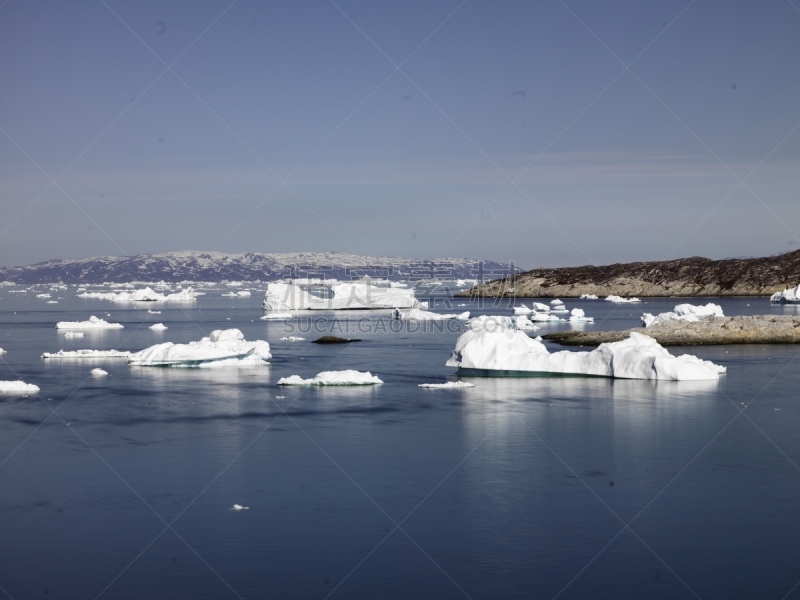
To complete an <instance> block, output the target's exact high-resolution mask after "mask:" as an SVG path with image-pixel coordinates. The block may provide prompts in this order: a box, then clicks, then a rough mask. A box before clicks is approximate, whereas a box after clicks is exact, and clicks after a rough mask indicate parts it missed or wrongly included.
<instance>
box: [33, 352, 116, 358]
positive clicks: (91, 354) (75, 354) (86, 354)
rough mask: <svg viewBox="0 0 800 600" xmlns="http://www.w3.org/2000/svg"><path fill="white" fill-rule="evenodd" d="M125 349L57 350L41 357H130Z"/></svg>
mask: <svg viewBox="0 0 800 600" xmlns="http://www.w3.org/2000/svg"><path fill="white" fill-rule="evenodd" d="M130 357H131V353H130V352H128V351H127V350H59V351H58V352H45V353H44V354H42V358H130Z"/></svg>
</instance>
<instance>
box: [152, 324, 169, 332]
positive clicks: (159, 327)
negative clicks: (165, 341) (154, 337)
mask: <svg viewBox="0 0 800 600" xmlns="http://www.w3.org/2000/svg"><path fill="white" fill-rule="evenodd" d="M148 329H152V330H153V331H164V330H165V329H169V328H168V327H167V326H166V325H164V324H163V323H154V324H153V325H150V327H148Z"/></svg>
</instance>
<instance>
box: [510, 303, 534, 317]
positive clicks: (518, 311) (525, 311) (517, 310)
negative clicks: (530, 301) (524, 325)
mask: <svg viewBox="0 0 800 600" xmlns="http://www.w3.org/2000/svg"><path fill="white" fill-rule="evenodd" d="M532 312H533V310H532V309H530V308H528V307H527V306H525V305H524V304H520V305H519V306H515V307H514V314H515V315H529V314H531V313H532Z"/></svg>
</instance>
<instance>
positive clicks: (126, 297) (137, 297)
mask: <svg viewBox="0 0 800 600" xmlns="http://www.w3.org/2000/svg"><path fill="white" fill-rule="evenodd" d="M197 296H198V294H197V292H195V291H194V289H192V288H186V289H185V290H179V291H178V292H176V293H174V294H168V295H164V294H159V293H158V292H154V291H153V290H152V289H150V288H149V287H145V288H142V289H139V290H134V291H132V292H116V293H115V292H84V293H82V294H77V297H78V298H94V299H98V300H111V301H112V302H193V301H194V300H197Z"/></svg>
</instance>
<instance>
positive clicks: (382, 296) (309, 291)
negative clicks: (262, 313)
mask: <svg viewBox="0 0 800 600" xmlns="http://www.w3.org/2000/svg"><path fill="white" fill-rule="evenodd" d="M418 304H419V303H418V302H417V299H416V297H415V296H414V290H411V289H407V288H404V287H394V286H387V285H377V284H375V283H372V282H370V283H361V282H344V283H342V282H338V281H336V280H319V281H317V280H294V281H292V282H288V283H287V282H275V283H270V284H268V285H267V293H266V296H265V297H264V302H263V305H262V306H263V308H264V310H267V311H277V312H282V311H287V310H349V309H368V308H416V307H417V305H418Z"/></svg>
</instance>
